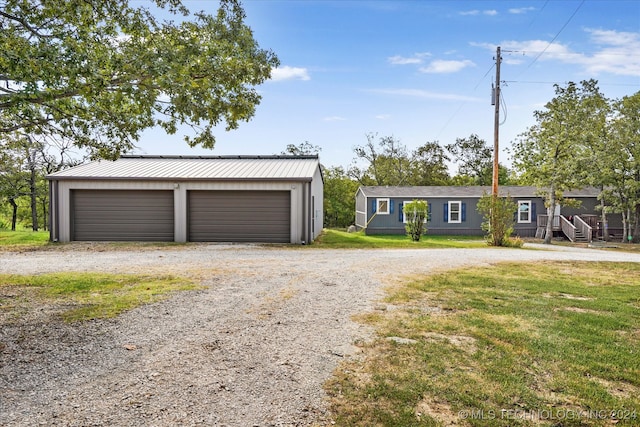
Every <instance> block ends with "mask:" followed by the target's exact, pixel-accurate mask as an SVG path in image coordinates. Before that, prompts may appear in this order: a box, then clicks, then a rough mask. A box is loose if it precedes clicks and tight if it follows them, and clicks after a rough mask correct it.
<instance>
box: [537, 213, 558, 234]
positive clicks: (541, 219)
mask: <svg viewBox="0 0 640 427" xmlns="http://www.w3.org/2000/svg"><path fill="white" fill-rule="evenodd" d="M536 222H537V224H536V225H537V227H538V228H546V227H547V223H548V222H549V216H548V215H538V217H537V218H536ZM558 230H560V216H559V215H556V216H554V217H553V231H558Z"/></svg>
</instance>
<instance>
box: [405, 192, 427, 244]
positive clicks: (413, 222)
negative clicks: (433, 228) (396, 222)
mask: <svg viewBox="0 0 640 427" xmlns="http://www.w3.org/2000/svg"><path fill="white" fill-rule="evenodd" d="M402 213H403V214H404V217H405V222H406V224H405V226H404V227H405V229H406V230H407V234H408V235H409V237H411V240H412V241H414V242H419V241H420V238H421V237H422V235H423V234H424V233H426V232H427V227H426V226H425V223H426V222H427V218H428V216H429V204H428V203H427V202H426V201H425V200H417V199H416V200H413V201H411V202H407V203H405V204H404V205H403V206H402Z"/></svg>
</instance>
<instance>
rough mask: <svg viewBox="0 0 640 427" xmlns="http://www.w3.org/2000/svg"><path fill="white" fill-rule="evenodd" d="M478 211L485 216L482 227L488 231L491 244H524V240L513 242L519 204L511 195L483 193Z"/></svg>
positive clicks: (488, 240) (487, 234) (487, 235)
mask: <svg viewBox="0 0 640 427" xmlns="http://www.w3.org/2000/svg"><path fill="white" fill-rule="evenodd" d="M477 209H478V212H480V213H481V214H482V216H483V217H484V221H483V222H482V229H483V230H484V231H485V232H486V239H487V243H488V244H489V246H515V247H520V246H522V241H520V242H512V241H511V240H510V239H509V237H510V236H511V234H512V233H513V225H514V224H513V215H514V212H516V209H517V205H516V203H515V202H514V201H513V200H512V199H511V197H508V196H507V197H500V196H494V195H492V194H486V193H485V194H483V195H482V197H481V198H480V200H478V205H477Z"/></svg>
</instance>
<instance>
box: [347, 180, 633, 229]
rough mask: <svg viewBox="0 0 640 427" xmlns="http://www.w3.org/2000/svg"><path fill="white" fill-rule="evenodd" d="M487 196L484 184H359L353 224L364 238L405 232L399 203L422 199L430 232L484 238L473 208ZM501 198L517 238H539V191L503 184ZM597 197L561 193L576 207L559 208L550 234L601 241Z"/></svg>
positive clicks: (616, 220) (542, 212)
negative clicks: (510, 209)
mask: <svg viewBox="0 0 640 427" xmlns="http://www.w3.org/2000/svg"><path fill="white" fill-rule="evenodd" d="M490 193H491V187H488V186H464V187H463V186H460V187H457V186H424V187H419V186H416V187H392V186H363V187H360V188H359V189H358V191H357V192H356V223H355V225H356V228H357V229H360V230H362V229H364V230H365V232H366V233H367V234H404V233H405V227H404V225H405V221H404V215H403V211H402V207H403V204H404V203H407V202H410V201H412V200H414V199H419V200H426V201H427V203H428V206H429V220H428V223H427V229H428V231H427V232H428V234H435V235H468V236H473V235H483V234H484V231H483V230H482V227H481V225H482V221H483V217H482V215H481V214H480V213H479V212H478V210H477V204H478V201H479V199H480V198H481V197H482V196H483V195H484V194H490ZM500 194H501V195H503V196H506V195H508V196H510V197H511V198H512V199H513V201H514V202H515V203H516V207H517V210H516V212H514V233H515V234H516V235H518V236H521V237H535V236H536V235H537V236H538V237H540V233H541V231H542V229H543V227H544V226H545V225H546V219H547V211H546V208H545V205H544V200H543V199H542V197H541V196H540V195H539V194H538V191H537V188H536V187H528V186H501V187H500ZM597 196H598V190H597V189H594V188H585V189H582V190H574V191H569V192H567V193H565V197H568V198H572V199H575V200H577V201H579V202H580V206H579V207H569V206H562V207H560V206H558V208H557V209H556V212H555V215H554V227H553V228H554V232H556V233H557V234H558V235H560V234H564V235H566V236H567V237H568V238H569V239H571V240H587V241H590V240H592V239H593V238H598V237H601V233H602V230H603V225H602V224H601V221H600V213H599V211H598V209H597V206H598V205H599V201H598V199H597ZM583 223H584V224H583ZM608 226H609V228H608V229H609V233H612V232H615V230H620V229H621V227H622V224H621V218H620V215H609V218H608ZM598 233H600V235H599V234H598Z"/></svg>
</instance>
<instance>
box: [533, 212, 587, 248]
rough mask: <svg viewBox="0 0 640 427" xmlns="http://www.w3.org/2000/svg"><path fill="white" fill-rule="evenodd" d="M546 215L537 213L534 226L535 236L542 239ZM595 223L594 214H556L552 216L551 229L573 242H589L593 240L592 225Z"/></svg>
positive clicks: (544, 232)
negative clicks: (566, 215) (536, 222)
mask: <svg viewBox="0 0 640 427" xmlns="http://www.w3.org/2000/svg"><path fill="white" fill-rule="evenodd" d="M547 221H548V219H547V216H546V215H538V224H537V228H536V238H537V239H544V237H545V235H546V231H547V230H546V226H547ZM596 224H597V219H596V218H595V215H588V216H582V217H581V216H578V215H576V216H574V217H570V218H565V217H561V216H556V217H555V218H554V226H553V231H558V232H561V233H562V234H564V236H565V237H566V238H568V239H569V240H570V241H572V242H575V243H590V242H591V241H593V235H594V232H593V230H594V228H595V227H594V226H595V225H596Z"/></svg>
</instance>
